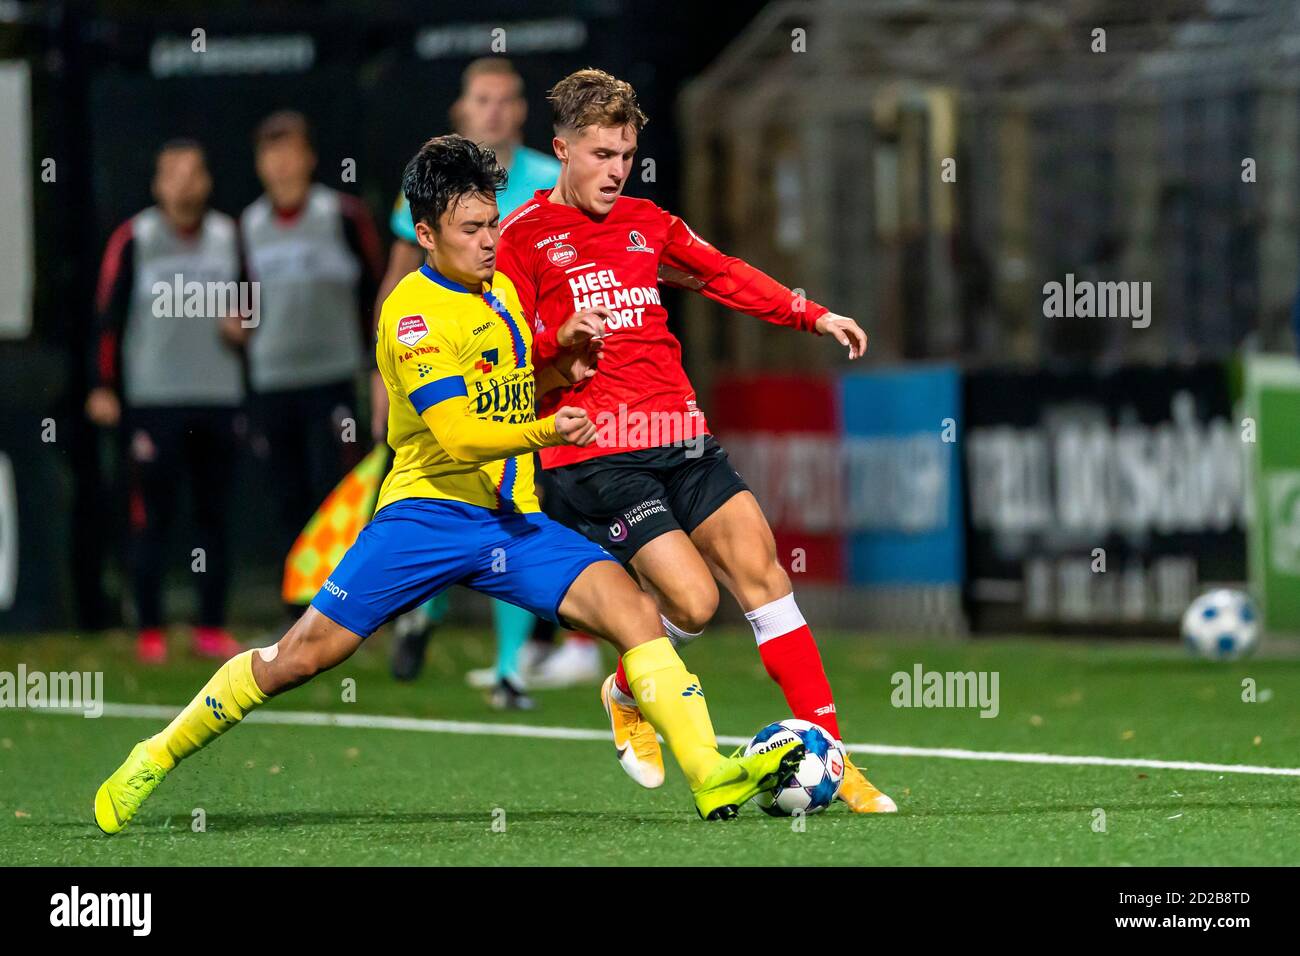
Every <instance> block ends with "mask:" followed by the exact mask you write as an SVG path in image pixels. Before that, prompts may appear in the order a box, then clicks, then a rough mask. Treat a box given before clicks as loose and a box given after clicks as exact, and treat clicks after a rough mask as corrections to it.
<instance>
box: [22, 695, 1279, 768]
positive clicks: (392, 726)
mask: <svg viewBox="0 0 1300 956" xmlns="http://www.w3.org/2000/svg"><path fill="white" fill-rule="evenodd" d="M48 709H49V710H50V712H52V713H59V714H69V715H80V714H81V713H82V711H81V710H79V709H71V708H64V709H55V708H48ZM179 710H180V708H179V707H166V706H162V705H159V704H104V716H105V717H134V718H148V719H160V720H170V719H171V718H172V717H174V716H175V715H176V713H177V711H179ZM248 721H249V722H250V723H255V724H282V725H288V726H293V727H355V728H360V729H363V730H414V731H419V732H422V733H427V734H467V735H471V736H474V735H477V736H487V737H542V738H546V739H550V740H601V741H607V740H609V732H608V731H605V730H587V729H584V728H581V727H543V726H537V725H533V724H491V723H485V722H481V721H472V720H433V719H430V718H425V717H386V716H383V715H381V714H329V713H323V712H319V711H304V710H260V711H256V712H254V713H252V714H250V715H249V716H248ZM718 742H719V743H721V744H730V745H733V746H740V745H743V744H747V743H749V738H748V737H728V736H721V737H719V738H718ZM845 746H846V748H847V749H848V750H849V751H850V752H851V753H860V754H876V755H878V756H883V757H932V758H938V759H940V760H984V761H992V762H995V763H1033V764H1054V765H1057V766H1070V767H1136V768H1140V769H1144V770H1191V771H1199V772H1203V773H1245V774H1255V775H1259V776H1271V777H1300V767H1256V766H1251V765H1249V764H1232V763H1201V762H1199V761H1195V760H1144V759H1142V758H1140V757H1089V756H1071V755H1068V754H1036V753H1016V752H1013V751H1002V750H963V749H961V748H959V747H896V746H892V745H890V744H846V745H845Z"/></svg>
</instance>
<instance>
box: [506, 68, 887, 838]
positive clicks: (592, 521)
mask: <svg viewBox="0 0 1300 956" xmlns="http://www.w3.org/2000/svg"><path fill="white" fill-rule="evenodd" d="M549 99H550V101H551V104H552V106H553V108H554V112H555V139H554V140H553V147H554V150H555V155H556V157H557V158H558V159H559V160H560V163H561V171H560V176H559V179H558V180H557V181H556V184H555V187H554V189H549V190H540V191H538V192H537V193H535V194H534V196H533V198H532V200H531V201H529V202H526V203H524V205H523V206H522V207H520V208H519V209H518V210H516V211H515V212H514V213H513V214H512V215H511V216H510V217H509V218H508V219H507V220H506V222H505V224H504V225H503V227H502V236H501V246H500V249H499V253H498V265H497V268H498V270H499V271H500V272H502V273H504V274H505V275H507V276H509V277H510V278H511V279H512V280H513V282H514V284H515V287H516V288H517V289H518V291H519V298H520V302H521V305H522V307H523V312H524V314H525V315H526V316H527V317H528V318H529V320H530V322H532V324H533V328H534V339H533V342H534V349H535V362H536V363H537V366H538V367H539V368H541V367H543V366H545V365H546V364H547V363H548V362H549V361H553V360H554V359H555V357H556V355H557V354H558V353H559V352H560V351H562V350H565V349H570V348H573V347H575V346H579V345H585V343H586V342H587V341H588V340H590V339H599V340H600V342H599V349H600V358H599V371H598V372H597V374H596V375H595V376H594V377H593V378H590V379H588V380H586V381H583V382H580V383H578V384H576V385H573V386H570V387H567V388H562V389H556V390H555V391H552V392H551V393H550V394H548V395H546V396H544V397H542V398H541V399H539V406H540V407H539V408H538V414H539V415H545V414H547V412H548V411H549V410H553V409H554V408H557V407H559V406H560V405H574V406H578V407H581V408H585V409H586V410H587V412H588V414H589V415H590V416H591V418H592V420H593V421H594V422H595V423H596V425H597V427H598V429H599V432H598V435H597V440H596V442H595V443H594V444H592V445H589V446H587V447H584V448H578V447H575V446H567V447H563V448H547V449H543V450H542V452H541V461H542V467H543V468H546V469H548V470H549V472H550V475H551V477H552V479H553V483H554V486H555V488H556V490H557V491H559V493H560V494H561V495H562V496H563V498H564V500H565V505H566V507H567V509H568V511H569V512H570V515H569V517H570V518H571V519H572V520H571V523H572V525H573V526H574V527H575V528H576V529H577V530H579V531H581V532H583V533H584V534H586V535H587V537H589V538H591V539H592V540H594V541H596V542H597V543H599V544H601V545H602V546H604V547H605V548H606V549H607V550H609V551H611V552H612V553H613V554H614V555H615V556H616V557H617V558H619V560H621V561H622V562H623V563H624V564H626V565H629V566H630V567H631V568H632V569H633V570H634V571H635V572H636V575H637V577H638V579H639V580H640V582H641V585H642V587H643V588H645V590H646V591H648V592H649V593H650V594H651V595H653V596H654V598H655V600H656V602H657V603H658V605H659V610H660V612H661V614H662V615H663V620H664V625H665V627H666V629H667V630H668V633H669V635H670V636H671V637H672V638H673V640H674V642H675V643H676V644H677V645H678V646H681V645H683V644H686V643H687V642H689V641H690V640H692V639H693V638H695V637H698V636H699V634H700V632H701V631H702V630H703V629H704V626H705V625H706V624H707V623H708V622H709V620H710V619H711V618H712V617H713V614H714V612H715V611H716V610H717V606H718V588H717V584H716V583H715V581H714V579H715V578H716V579H717V580H718V581H721V582H722V583H723V585H724V586H725V587H726V588H727V590H729V591H730V592H731V593H732V595H733V596H734V597H735V598H736V600H737V601H738V602H739V604H740V606H741V607H742V608H743V609H744V611H745V617H746V618H747V619H748V620H749V622H750V624H751V625H752V627H753V629H754V637H755V639H756V640H757V642H758V650H759V654H760V655H761V657H762V659H763V664H764V666H765V667H766V669H767V672H768V673H769V674H770V675H771V676H772V679H773V680H775V681H776V682H777V683H778V684H779V685H780V686H781V690H782V692H783V693H784V694H785V697H786V700H787V702H788V703H789V705H790V709H791V711H792V713H793V714H794V716H795V717H797V718H801V719H804V720H809V721H812V722H814V723H817V724H820V725H821V726H822V727H824V728H825V729H826V730H827V731H829V732H830V733H831V735H832V736H834V737H835V738H836V739H840V730H839V725H838V721H837V719H836V714H835V702H834V698H833V697H832V695H831V687H830V682H829V680H827V677H826V672H825V670H824V669H823V667H822V662H821V655H820V654H819V652H818V650H817V644H816V642H815V641H814V639H813V635H812V631H811V630H809V628H808V625H807V624H806V623H805V621H804V618H803V615H802V614H801V613H800V612H799V607H798V605H797V604H796V603H795V599H794V594H793V590H792V587H791V584H790V578H789V576H788V575H787V574H786V572H785V570H784V569H783V568H782V567H781V565H780V563H779V562H778V561H777V557H776V543H775V541H774V539H773V537H772V530H771V528H770V527H769V526H768V523H767V519H766V518H765V517H764V515H763V512H762V510H761V509H760V508H759V506H758V503H757V501H755V499H754V496H753V494H752V493H751V492H750V491H749V489H748V488H747V487H746V485H745V483H744V481H743V480H742V479H741V477H740V476H739V475H738V474H737V473H736V472H735V470H733V469H732V467H731V465H730V463H729V462H728V460H727V454H726V452H725V451H723V449H722V447H721V446H720V445H719V444H718V442H717V440H716V439H714V438H713V436H711V435H710V434H709V432H708V424H707V422H706V421H705V418H704V414H703V413H702V412H701V411H700V409H699V408H698V407H697V404H696V399H695V390H694V389H693V388H692V387H691V383H690V381H689V380H688V379H687V377H686V372H685V370H684V369H683V368H682V361H681V344H680V343H679V342H678V341H677V339H676V338H674V337H673V335H672V333H671V332H669V330H668V313H667V312H666V311H665V310H664V308H663V305H662V304H661V302H660V297H659V286H658V282H659V279H660V278H661V277H663V278H665V279H669V278H670V279H671V281H672V282H673V284H677V285H683V286H685V287H687V288H690V289H693V290H694V291H697V292H699V293H701V294H703V295H705V296H708V297H709V298H711V299H714V300H715V301H718V302H721V303H723V304H724V305H726V306H728V307H729V308H732V309H735V310H737V311H739V312H744V313H746V314H748V315H752V316H755V317H757V318H760V319H763V320H765V321H768V322H771V323H773V324H775V325H783V326H786V327H788V328H792V329H797V330H799V331H803V332H812V333H816V334H818V335H830V336H832V337H833V338H834V339H835V340H836V341H837V342H839V343H840V344H841V345H843V346H845V347H846V348H847V349H848V352H849V358H850V359H856V358H859V357H860V356H861V355H862V354H863V353H864V352H865V351H866V347H867V335H866V333H865V332H864V331H863V330H862V329H861V328H860V327H859V326H858V324H857V323H856V322H854V321H853V320H852V319H849V318H846V317H844V316H840V315H836V314H834V313H832V312H830V311H829V310H828V309H826V308H825V307H824V306H821V305H818V304H816V303H815V302H812V301H809V300H806V299H804V298H803V297H802V296H800V295H796V294H795V293H794V292H793V291H792V290H790V289H787V288H786V287H785V286H783V285H781V284H780V283H779V282H776V281H775V280H774V279H772V278H770V277H768V276H766V275H764V274H763V273H762V272H760V271H759V270H757V269H755V268H754V267H753V266H750V265H749V264H747V263H745V262H742V261H741V260H739V259H736V258H734V257H732V256H727V255H724V254H723V253H721V252H719V251H718V250H717V249H715V248H713V246H711V245H709V244H708V243H707V242H705V241H704V240H703V239H701V238H700V237H699V236H697V235H695V233H694V232H692V231H691V229H690V228H689V227H688V226H687V225H686V223H684V222H683V221H682V220H681V219H679V218H677V217H676V216H674V215H672V214H671V213H669V212H666V211H665V210H663V209H660V208H659V207H658V206H656V205H655V204H654V203H652V202H649V201H647V200H644V199H633V198H630V197H627V196H624V195H623V194H622V193H623V187H624V186H625V185H626V183H627V179H628V176H629V174H630V173H631V170H632V163H633V157H634V156H635V154H636V148H637V137H638V134H639V132H640V130H641V128H642V126H643V125H644V124H645V122H646V118H645V115H644V113H642V112H641V109H640V107H639V106H638V105H637V101H636V93H635V91H634V90H633V89H632V87H631V86H630V85H629V84H628V83H626V82H624V81H622V80H619V79H616V78H615V77H613V76H611V75H609V74H608V73H605V72H603V71H601V70H594V69H586V70H579V71H578V72H576V73H573V74H571V75H570V76H568V77H566V78H564V79H563V80H561V81H560V82H559V83H557V84H556V86H555V88H554V89H553V90H552V91H551V93H550V96H549ZM562 520H564V519H562ZM601 697H602V701H603V703H604V705H605V709H606V712H607V713H608V714H609V716H610V720H611V724H612V728H613V732H614V743H615V746H616V747H617V748H618V752H619V760H620V763H622V765H623V768H624V769H625V770H626V771H627V772H628V774H629V775H630V776H631V777H632V778H633V779H634V780H636V781H637V782H638V783H640V784H642V785H643V786H647V787H656V786H659V784H660V783H661V782H662V781H663V758H662V755H661V753H660V750H659V745H658V742H657V740H656V739H655V732H654V728H653V727H651V726H650V725H649V724H648V723H647V722H646V721H645V720H644V718H643V716H642V715H641V713H640V712H639V711H638V709H637V707H636V702H635V699H634V695H633V693H632V688H630V687H629V686H628V684H627V678H626V676H625V675H624V674H623V671H622V668H621V667H620V669H619V670H618V671H617V672H616V673H615V674H612V675H611V676H610V677H609V678H608V679H607V680H606V681H605V684H604V686H603V687H602V689H601ZM840 796H841V798H842V799H843V800H844V801H845V802H846V803H847V804H848V805H849V806H850V807H851V808H852V809H853V810H854V811H856V812H860V813H880V812H892V811H894V810H896V809H897V807H896V806H895V804H894V801H893V800H891V799H890V798H889V797H887V796H886V795H885V794H883V793H881V792H880V791H879V790H877V789H876V788H875V787H874V786H872V785H871V783H870V782H869V781H868V780H867V779H866V777H865V776H863V774H862V772H861V771H860V770H858V769H857V768H855V767H853V766H852V765H851V764H850V765H849V766H848V767H847V768H846V772H845V778H844V785H843V787H842V788H841V791H840Z"/></svg>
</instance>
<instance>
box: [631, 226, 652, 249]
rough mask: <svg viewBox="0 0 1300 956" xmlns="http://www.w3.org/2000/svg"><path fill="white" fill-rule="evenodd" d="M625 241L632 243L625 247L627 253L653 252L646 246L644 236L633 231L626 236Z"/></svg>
mask: <svg viewBox="0 0 1300 956" xmlns="http://www.w3.org/2000/svg"><path fill="white" fill-rule="evenodd" d="M627 241H628V242H630V243H632V245H630V246H628V247H627V251H628V252H654V250H653V249H651V248H650V247H649V246H647V245H646V243H645V235H644V234H643V233H640V232H638V231H637V230H635V229H633V230H632V231H631V232H629V233H628V234H627Z"/></svg>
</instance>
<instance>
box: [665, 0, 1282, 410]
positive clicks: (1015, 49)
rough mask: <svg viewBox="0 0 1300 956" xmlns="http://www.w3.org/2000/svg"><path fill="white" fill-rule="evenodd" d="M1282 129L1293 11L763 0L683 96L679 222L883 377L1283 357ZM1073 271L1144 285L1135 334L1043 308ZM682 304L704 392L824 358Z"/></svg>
mask: <svg viewBox="0 0 1300 956" xmlns="http://www.w3.org/2000/svg"><path fill="white" fill-rule="evenodd" d="M1298 119H1300V10H1298V9H1297V6H1296V4H1294V3H1292V2H1281V3H1279V2H1276V0H1273V2H1267V0H1216V2H1208V0H1204V2H1186V0H1184V2H1176V0H1165V2H1150V3H1143V4H1131V3H1121V2H1111V0H1102V2H1097V0H1083V2H1068V3H1063V4H1062V3H1052V4H1048V3H1029V2H1015V3H1012V2H893V0H880V2H872V0H858V2H848V0H830V2H817V3H811V4H804V3H777V4H773V5H772V6H770V7H769V8H767V9H766V10H765V11H764V13H763V14H762V15H761V16H760V17H758V18H757V19H756V20H755V21H754V22H753V23H752V24H751V25H750V27H749V28H748V29H747V30H746V31H745V32H744V33H743V34H742V35H741V36H740V37H739V38H738V39H737V40H736V41H735V42H734V43H733V44H732V45H731V46H730V47H729V48H728V49H727V51H726V52H725V54H724V55H723V56H722V57H721V58H720V59H719V60H718V61H717V62H716V63H715V64H714V65H713V66H712V67H711V68H710V69H709V70H708V71H706V72H705V73H704V74H702V75H701V76H700V77H698V78H697V79H696V80H695V81H693V82H692V83H691V84H690V85H689V86H688V87H687V88H686V89H685V90H684V92H683V94H682V96H681V98H680V101H679V120H680V125H681V128H682V131H683V160H684V162H685V164H686V176H685V182H686V214H687V215H688V217H689V218H690V220H691V222H692V224H693V225H694V226H695V228H696V230H697V231H698V232H700V233H701V234H703V235H704V236H705V237H706V238H710V239H711V240H713V241H715V242H716V243H717V244H718V245H719V246H721V247H722V248H724V249H726V250H727V251H730V252H733V253H735V254H736V255H739V256H742V257H744V258H746V259H749V260H750V261H752V262H755V263H756V264H760V265H761V266H763V267H764V268H765V269H767V270H768V271H770V272H772V273H773V274H774V275H776V276H778V277H780V278H781V279H783V280H784V281H786V282H787V283H788V284H790V285H791V286H795V287H798V288H800V289H803V290H806V291H807V293H808V295H809V296H810V297H812V298H814V299H816V300H818V301H821V302H823V303H825V304H827V305H829V306H831V307H832V308H834V309H835V310H836V311H838V312H843V313H847V314H852V315H855V316H858V317H860V318H861V319H864V320H865V322H864V324H865V325H867V326H868V327H869V331H871V333H872V336H873V342H872V351H871V355H872V357H873V358H874V359H875V360H878V361H879V360H884V361H894V360H898V359H926V358H959V359H961V360H962V361H964V362H966V363H968V364H972V363H973V364H983V363H1004V362H1013V363H1023V364H1052V363H1054V362H1057V361H1070V360H1077V361H1089V362H1093V363H1101V364H1104V365H1111V364H1119V363H1121V362H1132V361H1144V362H1145V361H1151V362H1171V361H1172V362H1186V361H1191V360H1194V359H1197V358H1206V357H1221V356H1223V355H1225V354H1229V353H1231V352H1232V351H1233V350H1234V349H1237V348H1239V347H1242V346H1246V347H1267V348H1279V349H1289V348H1291V347H1292V342H1291V334H1290V331H1289V315H1290V309H1291V304H1292V301H1293V299H1294V296H1295V293H1296V287H1297V280H1298V277H1300V236H1298V235H1297V217H1296V208H1297V198H1298V195H1297V190H1298V187H1300V163H1298V162H1297V154H1298V153H1300V127H1298V124H1297V120H1298ZM1067 276H1073V277H1074V279H1075V280H1079V281H1093V282H1127V283H1132V282H1137V283H1143V282H1149V283H1151V285H1150V293H1151V295H1150V310H1149V320H1150V324H1149V325H1147V326H1145V327H1135V326H1141V322H1139V321H1128V320H1126V319H1125V318H1123V317H1120V318H1113V317H1112V318H1100V317H1096V318H1092V319H1079V318H1076V317H1048V316H1047V315H1046V314H1045V312H1046V309H1045V292H1044V286H1045V284H1046V283H1049V282H1053V281H1055V282H1061V283H1065V282H1066V281H1067ZM1135 288H1136V287H1135ZM690 298H691V299H692V300H693V301H691V302H690V303H689V304H688V305H687V309H688V312H687V315H686V321H685V322H684V325H683V332H684V335H685V337H686V339H687V341H688V344H689V348H688V355H689V357H690V361H691V363H692V366H693V367H692V374H693V375H694V376H695V377H696V379H697V381H698V382H699V383H700V384H701V385H705V386H707V384H708V382H709V381H710V379H711V376H712V375H714V374H716V372H717V371H718V370H719V369H723V368H731V369H742V370H744V369H762V368H786V367H799V368H804V369H808V368H821V367H827V366H829V365H833V364H835V363H837V362H840V361H842V358H840V357H839V354H838V352H837V351H836V350H830V349H826V348H825V347H824V344H823V343H818V342H815V341H814V340H811V339H804V338H798V339H792V338H790V337H788V336H778V335H771V334H769V333H768V332H767V331H766V330H764V329H762V328H761V326H760V325H759V324H757V323H753V322H749V321H747V320H743V319H739V318H736V317H733V316H729V315H727V314H726V313H725V312H724V310H722V309H720V308H718V307H716V306H714V305H712V304H711V303H709V302H707V301H703V300H700V299H699V297H695V296H692V297H690Z"/></svg>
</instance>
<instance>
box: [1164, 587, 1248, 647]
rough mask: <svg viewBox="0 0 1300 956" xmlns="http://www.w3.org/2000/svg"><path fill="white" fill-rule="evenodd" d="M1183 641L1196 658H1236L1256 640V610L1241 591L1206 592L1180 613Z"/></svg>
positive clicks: (1221, 589) (1228, 589) (1224, 589)
mask: <svg viewBox="0 0 1300 956" xmlns="http://www.w3.org/2000/svg"><path fill="white" fill-rule="evenodd" d="M1183 643H1184V644H1185V645H1186V646H1187V649H1188V650H1189V651H1191V652H1192V653H1193V654H1196V655H1197V656H1198V657H1204V658H1207V659H1209V660H1213V661H1235V660H1237V659H1239V658H1242V657H1245V656H1247V655H1248V654H1250V653H1251V652H1252V651H1254V650H1255V646H1256V645H1257V644H1258V643H1259V613H1258V612H1257V611H1256V609H1255V602H1254V601H1252V600H1251V599H1250V595H1249V594H1246V593H1245V592H1244V591H1235V590H1232V589H1231V588H1218V589H1216V590H1214V591H1207V592H1206V593H1204V594H1202V595H1201V596H1200V597H1198V598H1197V599H1196V600H1195V601H1193V602H1192V603H1191V604H1189V605H1188V606H1187V610H1186V612H1184V614H1183Z"/></svg>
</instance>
